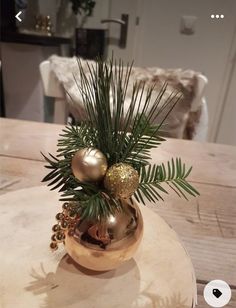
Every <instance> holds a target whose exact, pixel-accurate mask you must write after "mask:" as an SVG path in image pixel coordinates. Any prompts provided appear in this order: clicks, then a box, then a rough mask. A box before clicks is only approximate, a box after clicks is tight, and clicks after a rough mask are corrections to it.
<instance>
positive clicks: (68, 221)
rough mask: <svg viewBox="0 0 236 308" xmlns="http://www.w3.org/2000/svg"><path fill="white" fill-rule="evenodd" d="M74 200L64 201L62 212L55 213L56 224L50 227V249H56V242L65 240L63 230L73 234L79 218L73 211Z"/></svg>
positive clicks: (74, 206) (74, 207)
mask: <svg viewBox="0 0 236 308" xmlns="http://www.w3.org/2000/svg"><path fill="white" fill-rule="evenodd" d="M76 206H77V204H76V202H70V203H68V202H66V203H64V204H63V205H62V210H63V213H57V215H56V219H57V221H58V224H56V225H54V226H53V227H52V231H53V232H54V233H53V235H52V236H51V244H50V247H51V249H52V250H53V251H54V250H57V248H58V243H64V240H65V232H66V231H67V233H68V234H74V228H75V225H76V222H77V221H78V220H79V217H78V215H77V213H76V211H75V209H76Z"/></svg>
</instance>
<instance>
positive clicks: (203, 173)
mask: <svg viewBox="0 0 236 308" xmlns="http://www.w3.org/2000/svg"><path fill="white" fill-rule="evenodd" d="M61 129H62V126H60V125H55V124H42V123H36V122H27V121H17V120H9V119H1V121H0V140H1V143H0V156H1V163H0V174H1V176H0V193H1V194H5V193H6V192H9V191H14V190H17V189H20V188H27V187H33V186H38V185H40V181H41V179H42V177H43V176H44V174H45V173H46V170H45V169H44V168H43V165H44V162H43V158H42V156H41V155H40V151H43V152H44V153H47V152H52V153H55V151H56V140H57V138H58V134H59V133H60V132H61ZM172 156H180V157H181V158H182V159H183V161H185V162H186V163H187V164H189V165H193V167H194V168H193V172H192V174H191V176H190V180H191V182H192V183H193V184H194V185H195V186H196V188H197V189H198V190H199V191H200V193H201V196H200V197H199V198H197V199H191V200H190V201H188V202H187V201H184V200H182V199H178V197H176V196H173V195H171V196H168V197H167V198H166V201H165V203H159V204H158V205H156V206H155V207H153V206H152V208H153V209H154V210H155V211H157V212H158V213H159V214H160V215H161V216H162V217H163V218H164V219H165V220H166V221H167V222H168V223H169V224H170V225H171V226H172V227H173V228H174V229H175V231H177V233H178V234H179V236H180V237H181V238H182V240H183V242H184V244H185V246H186V248H187V250H188V252H189V253H190V255H191V258H192V262H193V264H194V268H195V271H196V276H197V282H198V294H199V296H198V302H199V307H208V306H207V305H206V304H205V301H204V299H203V296H202V292H203V288H204V285H205V284H206V283H207V282H208V281H210V280H213V279H222V280H225V281H226V282H227V283H228V284H230V286H231V288H232V300H231V302H230V303H229V304H228V305H227V307H236V223H235V222H236V147H231V146H225V145H216V144H210V143H197V142H192V141H183V140H174V139H173V140H168V141H167V142H165V143H163V144H162V145H161V147H160V149H158V150H155V151H153V155H152V157H153V162H157V163H158V162H159V161H163V162H164V161H166V160H168V159H169V158H170V157H172Z"/></svg>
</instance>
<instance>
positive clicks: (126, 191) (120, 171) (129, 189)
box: [104, 163, 139, 199]
mask: <svg viewBox="0 0 236 308" xmlns="http://www.w3.org/2000/svg"><path fill="white" fill-rule="evenodd" d="M138 184H139V174H138V172H137V171H136V170H135V169H134V168H133V167H132V166H130V165H128V164H125V163H118V164H115V165H113V166H111V167H110V168H109V169H108V171H107V173H106V175H105V179H104V186H105V188H106V189H107V190H108V191H110V192H111V194H112V195H114V197H116V198H120V199H127V198H130V197H131V196H132V195H133V193H134V192H135V191H136V189H137V188H138Z"/></svg>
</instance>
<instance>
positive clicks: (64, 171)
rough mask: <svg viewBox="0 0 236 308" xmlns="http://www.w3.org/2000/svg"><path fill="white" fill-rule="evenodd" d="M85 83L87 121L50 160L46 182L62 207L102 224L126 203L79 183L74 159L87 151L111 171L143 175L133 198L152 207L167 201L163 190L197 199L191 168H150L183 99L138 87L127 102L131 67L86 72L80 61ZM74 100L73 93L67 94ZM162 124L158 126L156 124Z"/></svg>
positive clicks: (100, 66) (174, 164)
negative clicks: (118, 166) (121, 166)
mask: <svg viewBox="0 0 236 308" xmlns="http://www.w3.org/2000/svg"><path fill="white" fill-rule="evenodd" d="M78 67H79V72H80V83H79V82H78V81H77V77H76V76H74V79H75V82H76V84H77V86H78V88H79V91H80V93H81V95H82V98H83V103H84V108H85V111H86V118H85V120H84V121H83V122H82V123H81V124H80V126H77V125H75V126H72V125H70V126H67V127H66V128H65V129H64V130H63V132H62V134H61V135H60V139H59V140H58V150H57V155H56V156H53V155H51V154H49V156H48V157H46V156H45V155H44V157H45V160H46V161H47V163H48V165H47V166H46V168H49V169H50V172H49V174H48V175H47V176H46V177H45V178H44V179H43V181H45V182H49V184H48V185H49V186H50V187H51V189H59V192H61V193H62V196H61V199H60V200H63V201H74V202H76V204H77V211H78V213H79V214H80V216H81V217H82V218H84V219H97V220H99V219H102V218H103V217H107V216H109V215H110V214H113V213H114V212H115V211H117V210H122V202H121V200H119V199H116V198H115V197H113V196H112V195H111V194H110V192H109V191H107V190H106V189H105V187H104V185H103V183H102V182H101V183H84V182H80V181H79V180H78V179H76V178H75V177H74V175H73V173H72V170H71V159H72V157H73V155H74V153H75V152H76V151H78V150H79V149H82V148H86V147H92V148H96V149H98V150H100V151H101V152H102V153H103V154H104V155H105V156H106V157H107V161H108V167H110V166H111V165H113V164H115V163H118V162H119V163H120V162H123V163H128V164H130V165H132V166H133V167H134V168H135V169H136V170H137V171H138V172H139V175H140V183H139V187H138V189H137V191H136V192H135V194H134V197H135V198H136V199H137V200H138V201H139V202H140V201H141V202H142V203H144V204H145V200H144V199H145V198H146V199H147V200H148V201H152V202H155V201H158V200H160V199H161V200H163V197H162V195H163V193H164V194H167V193H168V191H167V190H166V189H165V188H164V187H163V186H164V185H168V186H169V187H170V188H171V189H172V190H173V191H174V192H175V193H177V195H179V196H183V197H184V198H186V199H187V197H186V194H190V195H192V196H196V195H198V192H197V191H196V190H195V189H194V188H193V187H192V186H191V184H189V183H188V182H187V177H188V175H189V173H190V172H191V168H189V169H187V168H186V166H185V164H183V163H182V162H181V160H180V159H179V158H177V159H175V160H174V159H172V160H171V161H170V162H167V165H166V166H165V165H164V164H160V165H153V166H151V165H150V158H151V155H150V150H151V149H153V148H157V147H158V146H159V145H160V144H161V142H163V141H165V139H164V138H163V137H161V136H160V131H161V128H162V126H163V123H164V122H165V120H166V118H167V117H168V115H169V113H170V112H171V111H172V110H173V108H174V107H175V105H176V104H177V103H178V101H179V99H180V95H179V94H178V93H172V94H171V95H169V96H168V98H167V99H165V101H164V102H163V100H164V95H165V94H166V89H167V84H164V85H163V86H162V88H161V90H160V91H159V93H158V95H157V96H156V97H155V98H153V92H154V90H155V85H153V86H149V87H148V86H147V85H146V84H145V82H143V81H139V82H136V83H135V84H134V85H133V87H132V90H131V96H130V97H131V98H130V102H129V104H128V106H127V103H126V104H125V102H127V100H126V97H127V92H128V90H129V91H130V86H129V82H130V76H131V74H132V65H128V66H126V67H125V66H124V65H123V63H122V62H121V61H119V62H118V63H117V62H116V61H113V60H111V61H110V62H107V63H106V62H102V61H98V62H97V64H96V65H91V64H88V63H87V67H86V69H87V71H88V73H85V69H84V68H83V65H82V63H81V62H80V61H79V60H78ZM68 94H69V93H68ZM156 123H158V124H156Z"/></svg>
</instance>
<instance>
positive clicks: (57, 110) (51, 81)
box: [39, 61, 68, 124]
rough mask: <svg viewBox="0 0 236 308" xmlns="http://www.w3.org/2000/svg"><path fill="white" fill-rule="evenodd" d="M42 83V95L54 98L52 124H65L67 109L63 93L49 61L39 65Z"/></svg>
mask: <svg viewBox="0 0 236 308" xmlns="http://www.w3.org/2000/svg"><path fill="white" fill-rule="evenodd" d="M39 70H40V74H41V79H42V82H43V89H44V95H45V96H49V97H54V99H55V100H54V115H53V119H54V121H53V122H54V123H57V124H65V123H66V122H67V116H68V107H67V103H66V97H65V91H64V90H63V87H62V86H61V84H60V83H59V81H58V80H57V78H56V76H55V74H54V72H53V71H52V70H51V68H50V62H49V61H43V62H42V63H40V65H39Z"/></svg>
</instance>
